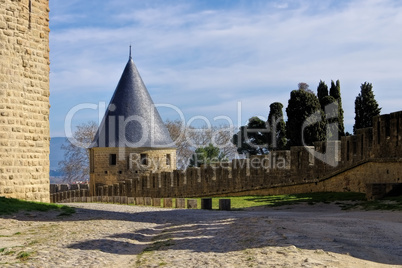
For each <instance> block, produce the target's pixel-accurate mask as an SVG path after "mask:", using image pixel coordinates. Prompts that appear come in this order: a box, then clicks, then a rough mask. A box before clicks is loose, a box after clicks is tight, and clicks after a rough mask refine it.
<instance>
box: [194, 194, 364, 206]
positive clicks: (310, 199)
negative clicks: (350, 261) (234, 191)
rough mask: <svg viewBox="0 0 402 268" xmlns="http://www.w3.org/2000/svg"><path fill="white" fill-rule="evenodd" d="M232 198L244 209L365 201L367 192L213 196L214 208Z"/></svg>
mask: <svg viewBox="0 0 402 268" xmlns="http://www.w3.org/2000/svg"><path fill="white" fill-rule="evenodd" d="M223 198H224V199H230V200H231V201H230V202H231V208H232V210H236V209H238V210H239V209H244V208H249V207H256V206H268V207H278V206H285V205H293V204H299V203H307V204H309V205H314V204H316V203H326V204H329V203H332V202H336V201H359V202H360V201H364V200H365V199H366V196H365V194H362V193H350V192H348V193H335V192H326V193H307V194H291V195H264V196H236V197H213V198H212V208H213V209H218V208H219V199H223ZM198 208H201V198H198Z"/></svg>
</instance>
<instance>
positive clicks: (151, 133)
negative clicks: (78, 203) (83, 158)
mask: <svg viewBox="0 0 402 268" xmlns="http://www.w3.org/2000/svg"><path fill="white" fill-rule="evenodd" d="M130 54H131V52H130ZM89 152H90V189H91V194H94V190H95V187H96V186H97V185H110V184H115V183H118V182H120V181H124V180H126V179H135V178H139V176H140V175H141V174H144V173H150V172H161V171H173V170H174V169H176V146H175V144H174V142H173V141H172V139H171V137H170V134H169V131H168V130H167V128H166V126H165V125H164V123H163V121H162V119H161V117H160V115H159V113H158V111H157V109H156V108H155V105H154V103H153V101H152V99H151V96H150V95H149V93H148V90H147V88H146V87H145V85H144V83H143V81H142V79H141V76H140V74H139V73H138V70H137V68H136V66H135V64H134V62H133V60H132V58H131V55H130V58H129V61H128V63H127V65H126V67H125V69H124V71H123V74H122V76H121V78H120V81H119V83H118V85H117V87H116V90H115V92H114V94H113V97H112V99H111V101H110V104H109V106H108V108H107V111H106V113H105V116H104V117H103V120H102V123H101V125H100V126H99V129H98V132H97V134H96V136H95V139H94V142H93V144H92V145H91V148H90V149H89Z"/></svg>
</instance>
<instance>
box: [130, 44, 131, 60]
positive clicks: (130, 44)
mask: <svg viewBox="0 0 402 268" xmlns="http://www.w3.org/2000/svg"><path fill="white" fill-rule="evenodd" d="M130 60H131V44H130Z"/></svg>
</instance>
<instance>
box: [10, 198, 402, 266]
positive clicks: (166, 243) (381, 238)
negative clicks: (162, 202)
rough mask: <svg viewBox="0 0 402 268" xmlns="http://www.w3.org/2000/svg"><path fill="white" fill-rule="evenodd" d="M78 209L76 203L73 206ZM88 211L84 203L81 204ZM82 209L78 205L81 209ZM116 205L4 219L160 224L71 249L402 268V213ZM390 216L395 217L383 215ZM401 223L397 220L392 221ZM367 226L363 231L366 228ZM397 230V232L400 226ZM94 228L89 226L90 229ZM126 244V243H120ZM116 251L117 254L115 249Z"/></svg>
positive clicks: (21, 214) (116, 232)
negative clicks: (295, 256) (333, 259)
mask: <svg viewBox="0 0 402 268" xmlns="http://www.w3.org/2000/svg"><path fill="white" fill-rule="evenodd" d="M71 205H72V206H74V204H71ZM81 205H82V206H84V207H85V204H81ZM77 206H80V204H77ZM116 206H117V205H109V204H105V205H104V206H102V208H103V209H104V210H93V209H86V208H77V209H76V213H75V214H73V215H71V216H67V217H57V216H56V215H55V216H54V217H52V218H50V219H49V217H48V216H46V217H45V216H44V215H45V214H46V213H41V212H38V213H36V215H34V216H32V214H34V213H35V212H29V213H30V215H31V216H29V215H27V214H26V213H25V214H24V213H19V214H16V215H12V216H2V217H3V218H14V219H16V220H21V221H29V220H32V221H52V222H58V221H88V220H101V219H104V220H115V221H129V222H145V223H147V222H148V223H153V224H157V225H156V227H154V228H152V229H141V230H136V231H133V232H130V233H118V230H111V233H113V234H112V235H109V236H103V237H102V238H101V239H93V240H86V241H80V242H76V243H73V244H70V245H69V246H68V247H69V248H73V249H80V250H100V251H102V252H108V253H113V254H138V253H140V252H141V250H142V249H143V246H139V245H138V244H141V243H144V242H147V244H148V247H147V248H146V249H145V250H166V249H172V250H190V251H193V252H215V253H226V252H232V251H241V250H245V249H250V248H263V247H270V246H276V247H282V246H283V247H287V246H289V245H294V246H296V247H297V248H301V249H311V250H315V249H322V250H324V251H328V252H335V253H340V254H350V255H351V256H353V257H356V258H359V259H363V260H368V261H373V262H378V263H384V264H393V265H402V247H401V246H400V245H401V244H402V227H400V226H402V225H401V222H402V220H401V217H400V216H402V213H401V212H395V213H397V214H398V215H399V216H398V215H396V216H395V217H393V218H392V219H391V220H385V219H381V218H378V213H379V212H364V211H357V212H356V211H355V212H353V211H348V212H344V211H341V210H339V209H338V210H335V211H334V210H333V209H331V210H328V211H325V209H324V210H319V211H314V207H315V206H309V210H308V211H298V210H272V209H270V210H263V211H203V210H180V209H177V210H170V209H153V208H149V211H143V212H116V211H113V210H114V209H116ZM385 213H392V212H385ZM398 217H399V219H400V220H395V219H394V218H396V219H398ZM362 226H364V228H362ZM398 226H399V227H398ZM89 228H90V226H89ZM118 239H123V240H124V241H118ZM116 248H118V250H116Z"/></svg>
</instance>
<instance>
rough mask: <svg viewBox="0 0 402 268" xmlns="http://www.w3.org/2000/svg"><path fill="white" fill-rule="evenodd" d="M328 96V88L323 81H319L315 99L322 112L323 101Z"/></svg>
mask: <svg viewBox="0 0 402 268" xmlns="http://www.w3.org/2000/svg"><path fill="white" fill-rule="evenodd" d="M326 96H328V86H327V84H325V82H324V81H322V80H320V83H319V84H318V87H317V97H318V100H319V101H320V104H321V109H323V110H324V108H325V106H324V105H323V99H324V98H325V97H326Z"/></svg>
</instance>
